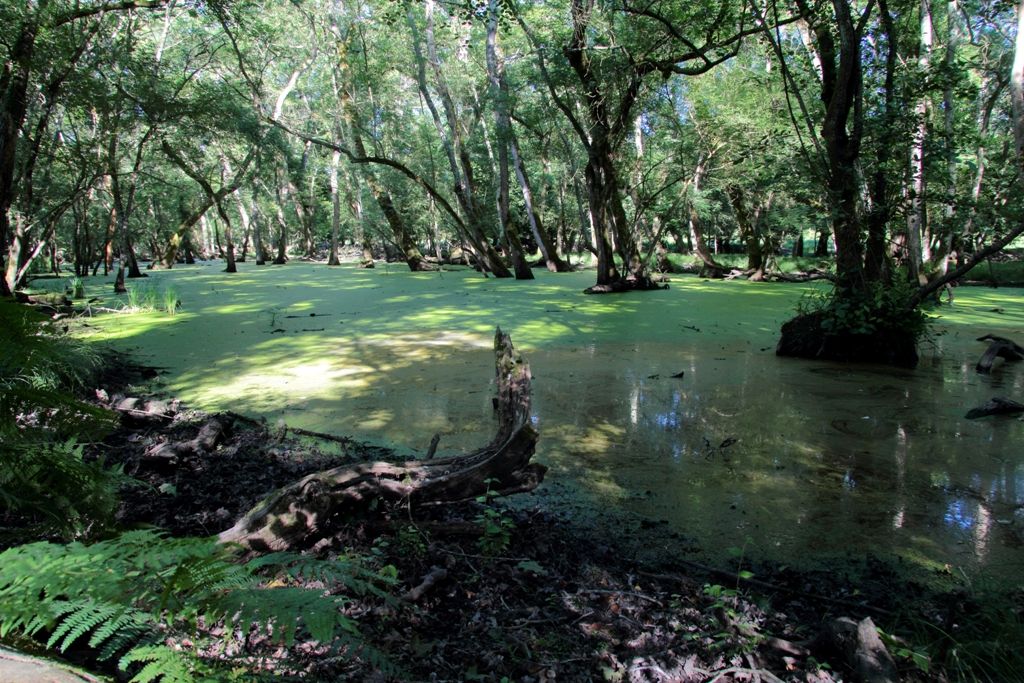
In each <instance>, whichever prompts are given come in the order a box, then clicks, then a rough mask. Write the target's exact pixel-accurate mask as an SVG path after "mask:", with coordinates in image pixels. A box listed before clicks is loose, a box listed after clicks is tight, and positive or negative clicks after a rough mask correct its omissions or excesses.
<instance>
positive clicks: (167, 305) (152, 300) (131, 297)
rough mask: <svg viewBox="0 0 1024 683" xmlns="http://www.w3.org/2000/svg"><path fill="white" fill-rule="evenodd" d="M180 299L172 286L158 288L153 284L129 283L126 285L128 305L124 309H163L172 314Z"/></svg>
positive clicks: (138, 311)
mask: <svg viewBox="0 0 1024 683" xmlns="http://www.w3.org/2000/svg"><path fill="white" fill-rule="evenodd" d="M180 305H181V301H180V300H179V299H178V292H177V290H175V289H174V288H173V287H165V288H163V289H158V288H156V287H154V286H153V285H149V284H145V285H131V286H129V287H128V305H127V306H126V307H125V310H127V311H130V312H132V313H146V312H153V311H163V312H165V313H167V314H168V315H174V314H175V313H177V311H178V307H179V306H180Z"/></svg>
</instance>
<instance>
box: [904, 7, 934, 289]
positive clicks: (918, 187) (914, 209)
mask: <svg viewBox="0 0 1024 683" xmlns="http://www.w3.org/2000/svg"><path fill="white" fill-rule="evenodd" d="M920 12H921V42H920V45H919V52H918V57H917V66H918V69H919V71H920V74H921V76H922V78H923V77H925V76H926V75H927V74H928V72H929V71H930V68H931V54H932V3H931V0H921V6H920ZM930 108H931V107H930V103H929V98H928V93H927V92H923V93H921V95H920V98H919V99H918V101H917V104H916V105H915V106H914V117H915V128H914V137H913V140H912V142H911V144H910V188H909V189H910V207H909V209H908V211H907V267H908V268H909V270H910V278H911V280H912V281H913V282H915V283H917V282H919V281H920V280H921V277H922V273H921V266H922V265H923V264H924V263H927V262H928V261H929V260H930V257H931V247H930V244H929V239H928V215H927V202H926V197H925V193H926V191H927V187H926V179H925V172H924V145H925V141H926V139H927V137H928V112H929V109H930Z"/></svg>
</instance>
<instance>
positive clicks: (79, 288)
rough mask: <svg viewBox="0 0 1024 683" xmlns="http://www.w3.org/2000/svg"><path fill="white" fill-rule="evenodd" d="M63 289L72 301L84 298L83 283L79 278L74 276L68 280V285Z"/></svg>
mask: <svg viewBox="0 0 1024 683" xmlns="http://www.w3.org/2000/svg"><path fill="white" fill-rule="evenodd" d="M65 289H66V291H67V293H68V294H69V295H70V296H71V298H72V299H84V298H85V283H84V282H83V281H82V278H80V277H77V276H76V277H73V278H71V279H70V280H68V284H67V287H66V288H65Z"/></svg>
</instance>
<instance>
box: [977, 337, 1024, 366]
mask: <svg viewBox="0 0 1024 683" xmlns="http://www.w3.org/2000/svg"><path fill="white" fill-rule="evenodd" d="M978 341H987V342H989V345H988V348H987V349H985V353H984V354H983V355H982V356H981V360H979V361H978V365H977V366H975V370H977V371H978V372H979V373H981V374H983V375H987V374H988V373H990V372H992V364H993V363H995V362H996V358H1002V359H1003V360H1006V361H1008V362H1015V361H1019V360H1024V348H1021V347H1020V346H1018V345H1017V344H1016V343H1014V342H1013V340H1010V339H1007V338H1006V337H997V336H995V335H992V334H986V335H985V336H984V337H978Z"/></svg>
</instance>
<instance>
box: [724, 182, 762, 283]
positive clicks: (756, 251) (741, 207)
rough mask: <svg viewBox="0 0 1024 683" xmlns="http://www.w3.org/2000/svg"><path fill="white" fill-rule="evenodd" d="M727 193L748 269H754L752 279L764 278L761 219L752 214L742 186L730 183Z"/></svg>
mask: <svg viewBox="0 0 1024 683" xmlns="http://www.w3.org/2000/svg"><path fill="white" fill-rule="evenodd" d="M726 194H727V195H728V196H729V204H730V206H732V212H733V215H734V216H735V217H736V225H737V226H739V231H740V239H741V240H742V241H743V245H744V247H745V249H746V252H747V270H749V271H752V273H751V276H750V279H751V280H754V281H760V280H763V279H764V266H765V259H764V252H763V251H762V244H761V236H760V235H759V234H758V229H757V223H758V222H759V219H758V217H757V216H756V215H752V214H751V212H750V207H748V206H747V200H746V195H745V193H744V192H743V189H742V188H741V187H739V186H738V185H729V186H728V187H726Z"/></svg>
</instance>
